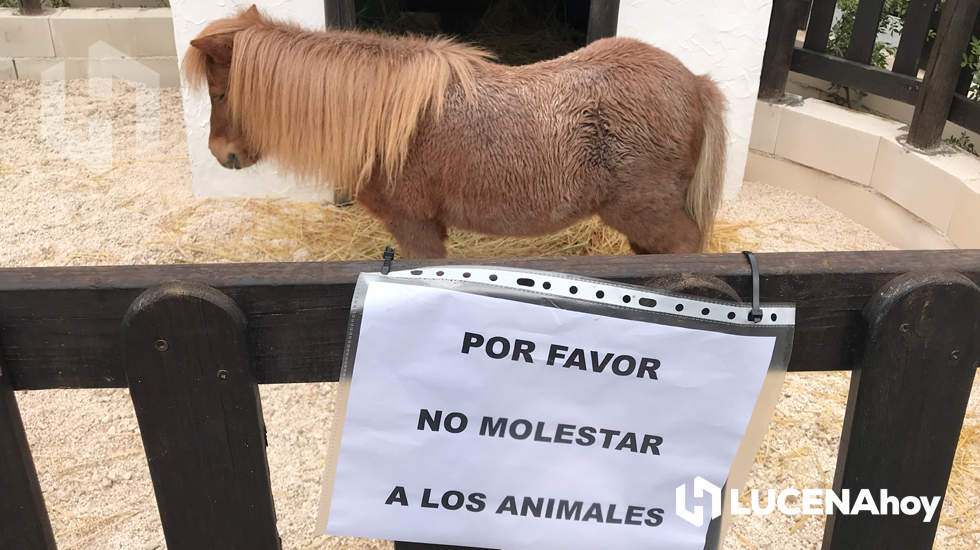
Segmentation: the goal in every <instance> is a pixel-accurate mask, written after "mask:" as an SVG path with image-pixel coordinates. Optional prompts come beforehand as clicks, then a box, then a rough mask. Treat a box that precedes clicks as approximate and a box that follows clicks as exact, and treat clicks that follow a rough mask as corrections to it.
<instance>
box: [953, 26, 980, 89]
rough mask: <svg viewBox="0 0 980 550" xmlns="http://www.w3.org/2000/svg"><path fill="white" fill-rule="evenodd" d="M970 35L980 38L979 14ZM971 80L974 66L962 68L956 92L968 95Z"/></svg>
mask: <svg viewBox="0 0 980 550" xmlns="http://www.w3.org/2000/svg"><path fill="white" fill-rule="evenodd" d="M970 35H971V36H976V37H978V38H980V15H978V16H977V20H976V21H974V23H973V31H972V32H971V33H970ZM971 82H973V68H972V67H963V68H962V69H960V77H959V80H957V81H956V93H958V94H962V95H966V94H967V92H969V90H970V83H971Z"/></svg>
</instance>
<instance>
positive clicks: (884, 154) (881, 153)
mask: <svg viewBox="0 0 980 550" xmlns="http://www.w3.org/2000/svg"><path fill="white" fill-rule="evenodd" d="M872 185H873V186H874V188H875V189H877V190H878V191H879V192H881V193H882V194H883V195H885V196H886V197H888V198H890V199H892V200H893V201H895V202H897V203H898V204H901V205H902V206H904V207H905V208H906V209H908V210H909V212H912V213H913V214H915V215H916V216H919V217H920V218H922V219H923V220H925V221H927V222H929V223H930V224H932V225H933V227H935V228H936V229H938V230H939V231H940V232H942V233H947V231H948V230H949V222H950V219H951V218H952V215H953V207H954V206H955V205H956V201H957V200H958V199H959V197H960V193H961V192H962V191H963V189H964V188H965V187H966V185H965V184H964V183H963V181H962V180H960V179H959V178H957V177H956V176H955V175H953V174H951V173H949V172H947V171H946V170H943V169H942V168H940V167H939V166H937V165H936V164H935V163H934V162H931V161H930V160H929V157H927V156H925V155H922V154H919V153H915V152H911V151H909V150H907V149H906V148H905V147H903V146H902V145H901V144H899V143H898V142H896V141H895V140H888V139H883V140H881V147H880V149H879V150H878V160H877V162H876V164H875V170H874V178H873V180H872Z"/></svg>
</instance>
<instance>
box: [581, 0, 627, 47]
mask: <svg viewBox="0 0 980 550" xmlns="http://www.w3.org/2000/svg"><path fill="white" fill-rule="evenodd" d="M618 26H619V0H592V1H591V2H589V28H588V31H587V32H586V38H585V41H586V42H587V43H589V44H591V43H592V42H595V41H596V40H599V39H600V38H607V37H610V36H616V28H617V27H618Z"/></svg>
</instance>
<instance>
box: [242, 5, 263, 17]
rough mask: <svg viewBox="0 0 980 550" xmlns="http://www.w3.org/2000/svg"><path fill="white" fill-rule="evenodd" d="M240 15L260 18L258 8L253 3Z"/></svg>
mask: <svg viewBox="0 0 980 550" xmlns="http://www.w3.org/2000/svg"><path fill="white" fill-rule="evenodd" d="M242 15H243V16H245V17H247V18H248V19H261V18H262V16H261V15H259V9H258V8H256V7H255V4H252V7H250V8H248V9H247V10H245V13H243V14H242Z"/></svg>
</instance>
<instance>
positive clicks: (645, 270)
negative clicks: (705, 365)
mask: <svg viewBox="0 0 980 550" xmlns="http://www.w3.org/2000/svg"><path fill="white" fill-rule="evenodd" d="M758 258H759V265H760V269H761V271H762V274H763V279H762V297H763V299H764V300H768V301H790V302H795V303H796V304H797V328H796V337H795V344H794V349H793V357H792V362H791V364H790V368H791V369H792V370H798V371H806V370H838V369H850V368H851V366H852V365H853V364H854V362H855V361H856V360H857V359H858V358H859V357H860V353H861V351H862V347H861V341H862V340H861V337H862V331H863V328H862V326H863V323H862V322H861V316H860V312H861V309H862V308H863V307H864V304H865V302H866V301H867V300H868V298H869V297H870V296H871V294H872V293H873V292H874V291H875V290H876V289H877V288H878V287H879V286H880V285H882V284H884V283H885V282H887V281H888V280H889V279H891V278H892V277H894V276H896V275H899V274H901V273H905V272H907V271H919V270H922V269H926V268H936V269H938V268H942V269H945V270H947V271H955V272H960V273H964V274H966V275H967V276H968V277H970V278H972V279H973V280H980V251H978V250H952V251H890V252H831V253H780V254H758ZM424 264H425V265H439V264H457V265H458V264H482V265H504V266H512V267H515V268H528V269H542V270H547V271H557V272H563V273H573V274H579V275H583V276H586V277H596V278H602V279H609V280H612V281H620V282H625V283H634V284H642V283H643V282H645V281H647V280H649V279H652V278H655V277H662V276H666V275H672V274H676V273H694V274H699V275H713V276H716V277H719V278H720V279H722V280H723V281H725V282H726V283H728V284H730V285H731V286H732V287H733V288H734V289H735V290H736V291H737V292H738V293H739V294H740V295H741V296H742V298H743V299H745V298H746V297H748V296H749V294H750V284H751V282H750V278H749V269H748V264H747V262H746V261H745V258H744V257H743V256H742V255H741V254H704V255H661V256H656V255H654V256H615V257H566V258H539V259H511V260H507V259H496V260H473V259H470V260H453V261H426V262H424ZM419 265H422V263H421V262H410V261H403V260H395V265H394V268H395V269H408V268H412V267H416V266H419ZM380 267H381V262H380V261H369V262H330V263H323V264H312V263H308V264H298V263H296V264H252V265H248V264H242V265H234V264H221V265H204V266H192V265H173V266H130V267H115V268H106V267H98V268H45V269H0V334H2V336H3V338H4V346H3V349H2V352H3V359H4V360H6V362H7V365H8V366H9V367H10V369H11V371H12V379H13V380H12V381H13V385H14V387H15V388H20V389H42V388H59V387H75V388H86V387H90V388H93V387H121V386H124V385H125V373H124V371H123V369H122V358H121V350H120V337H119V329H118V327H119V322H120V321H121V319H122V317H123V315H124V314H125V312H126V309H127V308H128V307H129V303H130V302H131V301H132V300H133V299H134V298H135V297H136V296H137V295H138V294H139V293H140V292H142V291H143V290H145V289H147V288H150V287H153V286H156V285H158V284H160V283H162V282H165V281H174V280H183V281H187V282H196V283H201V284H207V285H210V286H214V287H216V288H218V289H219V290H221V291H222V292H224V293H225V294H227V295H228V296H230V297H231V298H232V299H233V300H234V301H235V302H236V303H237V304H238V306H239V307H240V308H241V309H242V311H243V312H244V313H245V315H246V317H247V318H248V342H249V355H250V357H251V358H252V360H253V368H254V369H255V373H256V378H257V380H258V382H259V383H282V382H316V381H331V380H337V377H338V375H339V367H340V359H341V357H342V356H343V347H344V337H345V331H346V327H347V314H348V310H349V306H350V300H351V297H352V295H353V289H354V282H355V280H356V278H357V274H358V273H359V272H361V271H378V270H379V269H380Z"/></svg>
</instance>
